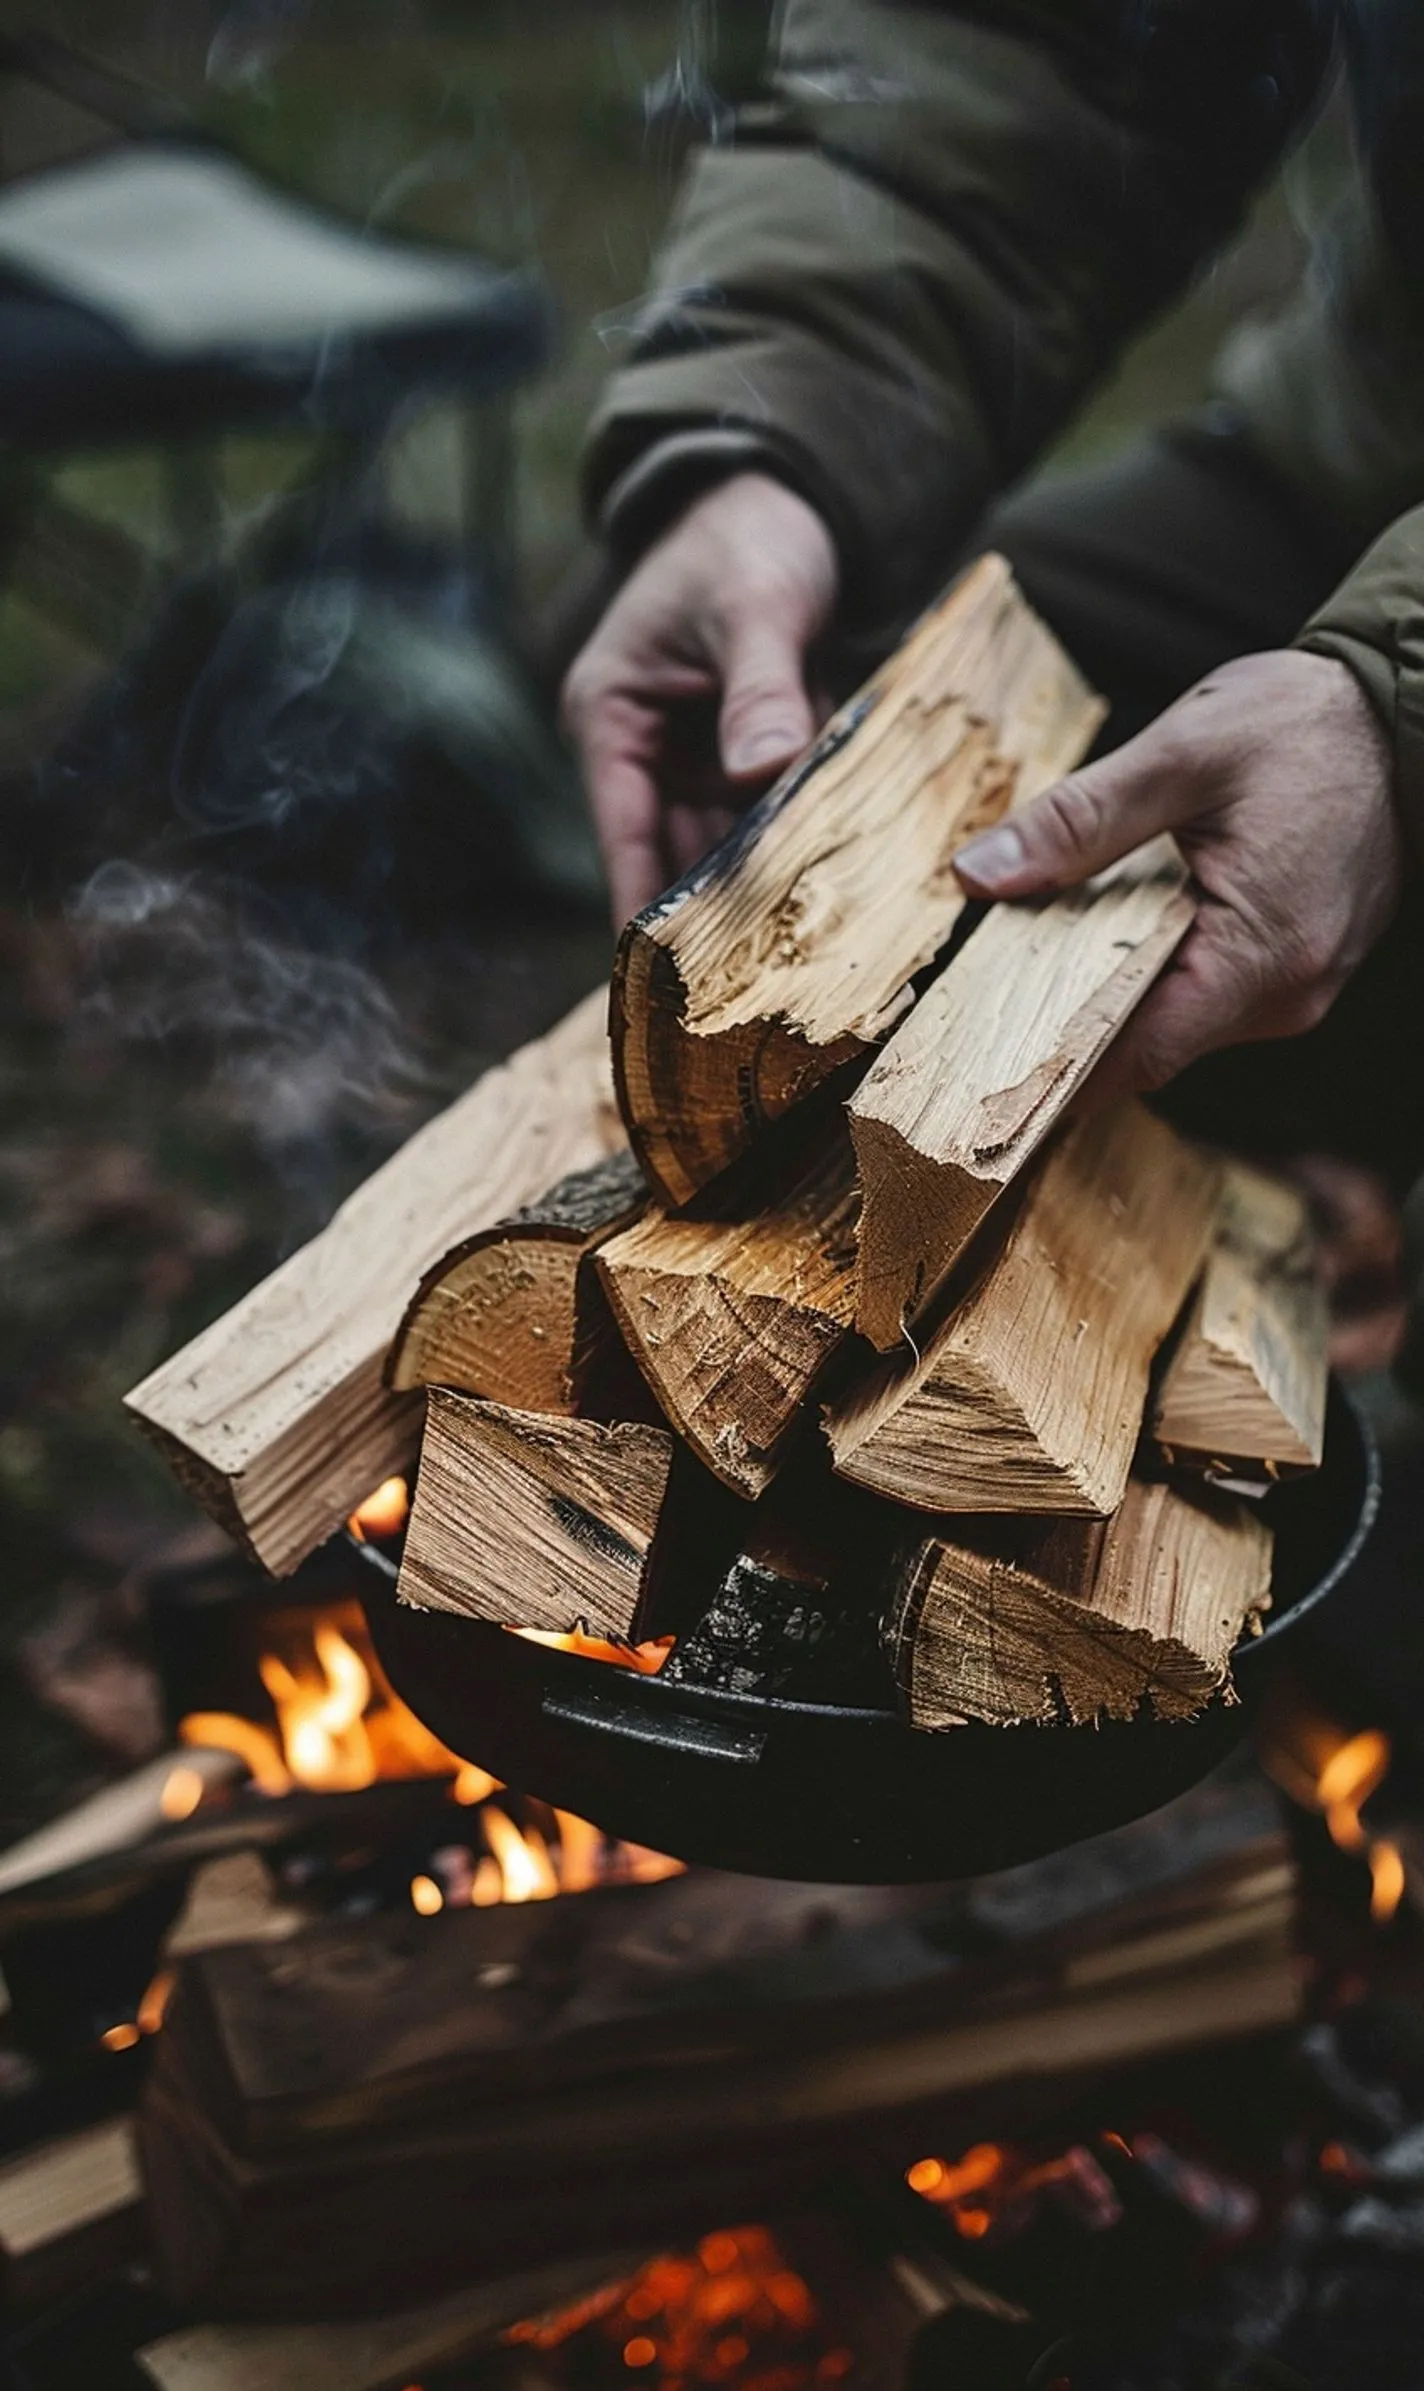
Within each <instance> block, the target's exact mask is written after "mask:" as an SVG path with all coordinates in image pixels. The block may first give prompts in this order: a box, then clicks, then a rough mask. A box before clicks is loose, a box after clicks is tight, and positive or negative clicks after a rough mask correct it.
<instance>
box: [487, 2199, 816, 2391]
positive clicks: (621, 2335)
mask: <svg viewBox="0 0 1424 2391" xmlns="http://www.w3.org/2000/svg"><path fill="white" fill-rule="evenodd" d="M503 2338H504V2339H505V2340H506V2341H507V2342H513V2343H515V2344H519V2343H524V2344H526V2345H528V2346H531V2347H533V2348H535V2349H539V2350H546V2351H547V2350H554V2349H558V2350H567V2351H569V2353H570V2355H571V2356H573V2355H574V2353H575V2352H576V2366H575V2367H574V2368H573V2369H569V2368H568V2367H567V2366H565V2365H561V2367H560V2376H561V2378H563V2377H565V2376H566V2375H567V2376H568V2377H569V2379H575V2380H577V2381H578V2382H579V2383H580V2384H585V2383H587V2384H589V2385H590V2386H591V2387H596V2391H602V2387H603V2386H604V2385H605V2384H607V2385H608V2386H610V2387H611V2386H614V2385H616V2384H617V2383H618V2382H620V2381H626V2378H627V2376H628V2375H629V2374H636V2375H640V2376H642V2377H644V2378H645V2379H646V2380H647V2382H649V2383H650V2384H656V2385H658V2386H659V2391H674V2386H677V2385H684V2386H692V2385H699V2386H702V2385H705V2386H708V2387H709V2391H711V2387H712V2386H718V2387H719V2391H720V2387H722V2386H726V2385H727V2384H729V2383H734V2382H736V2383H741V2384H742V2385H744V2386H745V2385H749V2384H757V2385H760V2386H764V2387H767V2391H770V2387H771V2386H775V2391H814V2387H815V2386H817V2385H821V2386H827V2385H830V2384H833V2383H839V2382H841V2381H843V2380H844V2379H845V2377H846V2376H847V2375H849V2374H850V2373H851V2372H852V2370H853V2369H854V2366H855V2354H854V2352H853V2351H852V2350H849V2349H847V2348H846V2347H845V2345H844V2344H843V2343H841V2342H838V2341H836V2340H835V2339H834V2338H833V2336H832V2335H831V2333H830V2332H829V2330H828V2328H827V2327H826V2325H825V2324H824V2322H823V2320H822V2317H821V2313H820V2309H819V2307H818V2305H817V2302H816V2299H815V2296H814V2294H813V2293H812V2291H811V2290H810V2287H809V2286H808V2285H807V2284H806V2283H805V2281H804V2280H803V2279H802V2277H801V2276H800V2275H799V2274H797V2273H796V2271H795V2269H794V2268H793V2267H791V2266H789V2265H788V2263H787V2260H786V2256H785V2253H784V2251H783V2250H782V2249H781V2247H780V2246H779V2244H778V2243H777V2242H776V2240H775V2239H774V2237H773V2236H772V2235H771V2234H770V2233H768V2232H766V2231H765V2229H764V2228H763V2227H761V2226H755V2225H743V2226H739V2227H738V2228H737V2229H736V2231H734V2232H728V2233H709V2234H707V2235H706V2236H705V2237H704V2239H703V2240H702V2241H701V2242H699V2243H698V2245H697V2248H696V2250H695V2251H692V2252H677V2253H670V2254H669V2255H667V2256H666V2257H662V2258H654V2259H652V2260H651V2261H650V2262H649V2264H648V2265H647V2266H645V2267H643V2268H642V2269H641V2271H640V2272H639V2273H638V2274H636V2275H635V2276H633V2278H632V2280H631V2281H630V2282H628V2283H625V2284H620V2285H617V2286H615V2287H613V2288H612V2289H611V2290H608V2291H604V2292H601V2293H597V2294H595V2295H594V2297H593V2298H592V2299H586V2300H581V2301H578V2302H577V2303H575V2304H574V2305H573V2306H571V2307H569V2308H566V2309H561V2310H559V2311H557V2312H556V2313H555V2314H553V2315H550V2316H540V2317H533V2318H530V2319H528V2320H527V2321H526V2322H525V2323H523V2324H517V2325H512V2326H511V2327H510V2328H509V2330H508V2331H507V2332H506V2333H505V2335H504V2337H503Z"/></svg>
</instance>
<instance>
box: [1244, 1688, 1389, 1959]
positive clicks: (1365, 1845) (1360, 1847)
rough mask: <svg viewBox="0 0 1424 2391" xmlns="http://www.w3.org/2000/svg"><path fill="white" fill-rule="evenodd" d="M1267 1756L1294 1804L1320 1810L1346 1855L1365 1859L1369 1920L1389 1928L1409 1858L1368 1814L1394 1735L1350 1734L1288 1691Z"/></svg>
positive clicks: (1264, 1753) (1368, 1730) (1382, 1778)
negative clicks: (1376, 1829)
mask: <svg viewBox="0 0 1424 2391" xmlns="http://www.w3.org/2000/svg"><path fill="white" fill-rule="evenodd" d="M1261 1757H1262V1760H1263V1761H1264V1763H1265V1766H1266V1768H1267V1769H1268V1770H1269V1772H1270V1774H1271V1775H1272V1776H1273V1777H1274V1778H1275V1781H1276V1783H1277V1784H1278V1785H1279V1786H1280V1787H1281V1788H1282V1790H1283V1791H1284V1792H1286V1793H1288V1794H1289V1795H1290V1797H1291V1799H1292V1801H1295V1802H1298V1803H1299V1804H1300V1805H1301V1807H1302V1808H1303V1809H1308V1810H1317V1811H1319V1812H1320V1814H1321V1816H1322V1817H1323V1818H1324V1820H1325V1824H1326V1828H1327V1830H1328V1832H1329V1835H1330V1838H1331V1841H1332V1842H1333V1843H1335V1844H1336V1845H1337V1846H1338V1848H1339V1849H1340V1850H1341V1851H1347V1852H1351V1853H1354V1854H1358V1855H1360V1856H1362V1857H1363V1858H1364V1859H1365V1861H1366V1862H1367V1864H1368V1867H1369V1871H1370V1916H1371V1917H1372V1918H1373V1919H1374V1920H1375V1923H1376V1924H1377V1925H1381V1926H1383V1925H1387V1924H1388V1922H1389V1920H1390V1919H1391V1918H1392V1917H1393V1916H1394V1913H1395V1911H1396V1910H1397V1909H1398V1907H1399V1905H1400V1902H1401V1901H1402V1900H1403V1898H1404V1893H1405V1889H1406V1879H1405V1868H1404V1861H1403V1858H1402V1856H1401V1854H1400V1852H1399V1851H1398V1849H1397V1848H1396V1846H1395V1845H1394V1844H1393V1843H1388V1842H1384V1841H1382V1840H1381V1839H1380V1838H1378V1837H1372V1836H1371V1835H1370V1833H1369V1830H1368V1828H1367V1827H1366V1825H1365V1822H1364V1816H1363V1812H1364V1807H1365V1804H1366V1802H1367V1801H1369V1799H1370V1797H1371V1795H1372V1794H1375V1793H1378V1791H1379V1789H1380V1787H1381V1785H1382V1784H1383V1783H1384V1781H1385V1778H1386V1777H1387V1776H1388V1774H1389V1767H1390V1759H1391V1747H1390V1740H1389V1737H1388V1736H1387V1735H1386V1734H1385V1733H1384V1732H1383V1730H1382V1729H1381V1728H1379V1727H1365V1728H1362V1729H1361V1731H1360V1732H1359V1733H1358V1734H1357V1735H1347V1734H1346V1733H1345V1731H1344V1729H1343V1728H1341V1727H1339V1726H1337V1725H1336V1724H1335V1722H1334V1721H1333V1720H1330V1719H1327V1718H1324V1717H1322V1716H1321V1715H1320V1714H1318V1713H1312V1712H1311V1711H1310V1710H1308V1709H1307V1708H1306V1707H1305V1705H1304V1704H1303V1703H1302V1702H1301V1701H1300V1699H1299V1698H1298V1697H1297V1696H1296V1695H1295V1694H1294V1692H1293V1690H1290V1689H1288V1690H1287V1693H1286V1697H1285V1701H1284V1702H1283V1703H1280V1704H1278V1705H1277V1709H1276V1713H1275V1716H1274V1717H1273V1719H1272V1721H1271V1725H1270V1729H1269V1731H1268V1733H1267V1735H1266V1738H1265V1741H1264V1744H1263V1748H1262V1753H1261Z"/></svg>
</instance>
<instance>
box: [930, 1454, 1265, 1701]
mask: <svg viewBox="0 0 1424 2391" xmlns="http://www.w3.org/2000/svg"><path fill="white" fill-rule="evenodd" d="M1270 1577H1271V1531H1270V1529H1269V1528H1268V1527H1267V1526H1266V1524H1265V1522H1264V1521H1263V1520H1262V1519H1261V1517H1260V1515H1259V1513H1258V1512H1257V1511H1256V1509H1255V1508H1254V1506H1253V1505H1252V1504H1251V1503H1250V1502H1248V1501H1244V1500H1242V1499H1240V1498H1238V1497H1233V1496H1227V1495H1209V1494H1207V1493H1205V1492H1203V1493H1202V1494H1201V1495H1200V1496H1196V1495H1188V1494H1185V1493H1182V1492H1180V1491H1178V1489H1176V1488H1175V1487H1173V1486H1171V1485H1169V1484H1167V1483H1166V1482H1156V1483H1147V1482H1144V1481H1142V1480H1139V1479H1134V1480H1133V1481H1132V1482H1131V1484H1130V1485H1129V1487H1128V1490H1127V1496H1126V1499H1125V1500H1124V1502H1123V1505H1122V1508H1121V1509H1120V1510H1119V1511H1118V1512H1117V1514H1116V1516H1115V1517H1114V1518H1112V1519H1110V1520H1076V1519H1069V1520H1042V1521H1034V1522H1031V1523H1030V1522H1029V1521H1027V1520H993V1521H990V1520H983V1521H977V1522H975V1523H973V1524H972V1525H971V1524H970V1523H968V1522H966V1523H965V1527H964V1529H963V1531H962V1534H961V1533H960V1532H959V1531H956V1534H955V1536H954V1537H953V1538H952V1539H950V1538H945V1537H939V1536H932V1537H927V1538H925V1539H924V1541H923V1542H922V1543H921V1544H919V1545H918V1546H916V1547H914V1548H913V1549H912V1550H911V1552H910V1553H909V1554H908V1556H907V1558H906V1562H905V1565H904V1571H903V1576H902V1579H901V1583H900V1587H899V1591H898V1595H897V1598H896V1599H895V1601H894V1602H892V1604H891V1606H890V1608H889V1611H888V1612H887V1617H886V1640H887V1644H888V1647H889V1650H890V1655H891V1661H892V1666H893V1667H894V1670H895V1674H896V1677H897V1679H898V1682H899V1684H900V1687H901V1689H902V1691H903V1692H904V1693H905V1695H906V1696H907V1698H908V1701H909V1706H910V1717H911V1720H912V1722H913V1724H914V1725H915V1726H917V1727H926V1728H934V1727H954V1726H957V1725H959V1724H961V1723H962V1722H963V1721H964V1720H965V1719H984V1720H987V1721H988V1722H989V1723H990V1724H991V1725H994V1726H1016V1725H1019V1724H1020V1723H1022V1722H1023V1721H1026V1720H1039V1721H1042V1722H1043V1723H1044V1724H1050V1723H1053V1722H1061V1721H1065V1720H1066V1721H1071V1722H1072V1723H1073V1724H1074V1725H1082V1724H1085V1723H1086V1722H1088V1721H1090V1720H1093V1719H1098V1718H1103V1717H1106V1718H1117V1719H1130V1718H1132V1717H1134V1716H1135V1715H1136V1714H1137V1712H1138V1710H1139V1709H1140V1708H1141V1707H1142V1706H1143V1705H1144V1704H1148V1705H1150V1707H1151V1709H1152V1710H1153V1711H1154V1712H1155V1713H1156V1714H1157V1716H1158V1717H1159V1718H1166V1719H1186V1718H1191V1717H1192V1716H1194V1714H1195V1713H1196V1712H1197V1711H1199V1710H1201V1709H1203V1708H1204V1707H1205V1705H1206V1704H1207V1703H1208V1702H1209V1701H1210V1700H1211V1699H1212V1698H1213V1696H1214V1695H1218V1694H1222V1695H1226V1696H1227V1697H1228V1698H1229V1697H1230V1691H1231V1687H1230V1669H1231V1654H1232V1651H1233V1649H1234V1647H1235V1645H1236V1644H1237V1642H1238V1641H1239V1639H1240V1637H1241V1635H1242V1633H1243V1631H1244V1630H1249V1629H1250V1627H1251V1626H1252V1623H1253V1622H1254V1621H1255V1620H1256V1619H1257V1618H1258V1616H1259V1614H1260V1613H1261V1612H1262V1611H1263V1610H1264V1609H1265V1608H1266V1607H1267V1606H1268V1604H1269V1601H1270Z"/></svg>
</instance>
